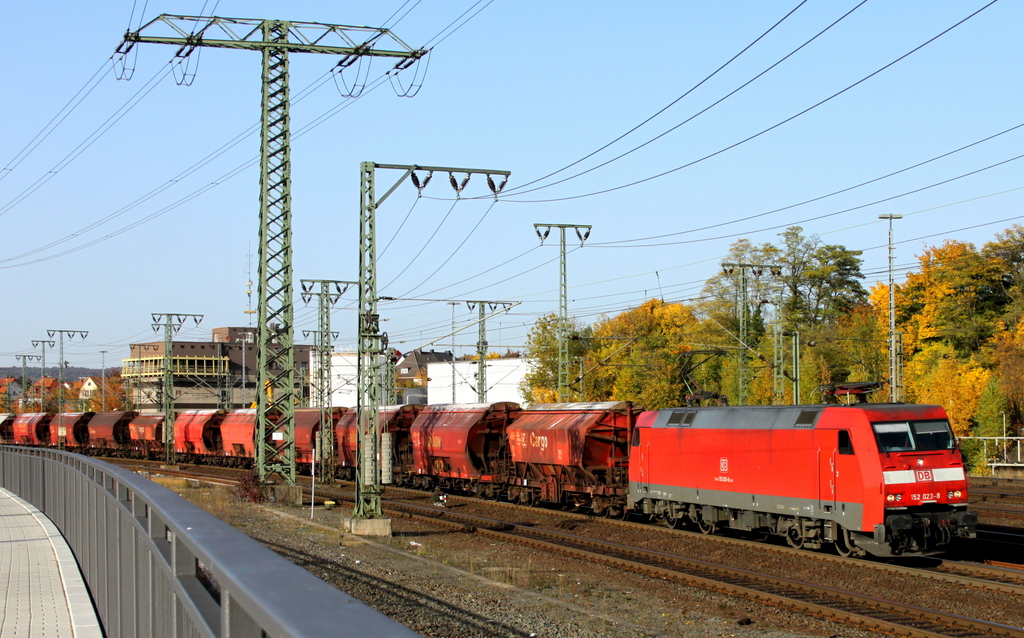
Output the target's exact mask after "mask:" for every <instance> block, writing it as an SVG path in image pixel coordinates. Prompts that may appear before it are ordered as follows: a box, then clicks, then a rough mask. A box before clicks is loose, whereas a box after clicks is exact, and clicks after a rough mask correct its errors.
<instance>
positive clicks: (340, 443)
mask: <svg viewBox="0 0 1024 638" xmlns="http://www.w3.org/2000/svg"><path fill="white" fill-rule="evenodd" d="M420 407H421V406H418V405H386V406H381V408H380V409H379V410H378V412H377V418H378V425H379V427H380V431H381V435H382V436H386V437H390V438H391V447H392V450H394V453H393V463H392V464H393V467H395V468H403V469H404V470H405V471H410V468H411V466H412V443H411V442H410V439H409V429H410V428H411V427H412V423H413V421H415V420H416V415H418V414H419V412H420ZM358 418H359V415H358V413H357V412H356V409H355V408H352V409H350V410H348V411H346V412H345V413H344V414H342V415H341V416H340V418H339V419H338V420H337V421H336V423H335V426H334V441H335V446H336V447H335V450H336V452H335V455H334V458H335V466H336V467H337V468H338V469H339V472H340V474H341V476H342V477H343V478H345V479H352V478H354V477H355V468H356V465H357V463H356V459H357V456H356V449H357V446H358V440H359V427H358ZM403 484H404V482H403Z"/></svg>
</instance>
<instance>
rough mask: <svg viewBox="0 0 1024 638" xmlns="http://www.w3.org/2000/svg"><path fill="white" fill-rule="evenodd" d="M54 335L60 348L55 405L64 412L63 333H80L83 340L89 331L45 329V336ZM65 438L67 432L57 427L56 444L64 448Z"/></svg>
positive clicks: (69, 336)
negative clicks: (62, 431)
mask: <svg viewBox="0 0 1024 638" xmlns="http://www.w3.org/2000/svg"><path fill="white" fill-rule="evenodd" d="M54 335H60V337H58V340H59V342H60V349H59V350H58V352H59V353H60V355H59V356H60V360H59V361H58V362H57V363H58V364H59V365H58V366H57V370H58V372H57V401H58V404H57V405H59V406H60V411H61V412H64V411H65V410H66V409H67V408H66V407H65V405H64V401H65V393H64V369H65V368H66V367H67V362H66V361H64V335H67V336H68V339H74V338H75V337H76V336H78V335H81V336H82V340H83V341H84V340H85V338H86V337H88V336H89V331H88V330H47V331H46V336H47V337H49V338H51V339H53V337H54ZM61 428H63V426H61ZM66 438H67V434H66V433H65V434H60V432H59V429H58V433H57V445H59V446H60V447H61V449H63V448H64V443H65V441H66Z"/></svg>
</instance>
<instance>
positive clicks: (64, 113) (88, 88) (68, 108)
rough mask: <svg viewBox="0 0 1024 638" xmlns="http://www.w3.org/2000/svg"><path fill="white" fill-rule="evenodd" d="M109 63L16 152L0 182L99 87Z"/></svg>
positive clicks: (6, 166) (108, 61)
mask: <svg viewBox="0 0 1024 638" xmlns="http://www.w3.org/2000/svg"><path fill="white" fill-rule="evenodd" d="M109 63H110V60H109V59H107V60H104V61H103V64H101V65H100V68H98V69H96V72H95V73H93V75H92V77H91V78H89V79H88V80H87V81H86V82H85V84H83V85H82V88H80V89H78V92H77V93H75V94H74V95H73V96H72V97H71V99H70V100H68V102H67V103H66V104H65V105H64V106H63V107H61V109H60V110H59V111H57V114H56V115H54V116H53V118H52V119H50V121H49V122H47V123H46V125H45V126H44V127H43V128H42V129H41V130H40V131H39V132H38V133H36V134H35V136H34V137H33V138H32V139H31V140H29V141H28V143H27V144H25V146H24V147H23V148H22V149H21V150H20V151H18V152H17V154H15V156H14V157H13V158H11V160H10V161H9V162H7V164H6V165H5V166H4V167H3V168H2V169H0V181H3V180H4V178H6V177H7V176H8V175H10V174H11V173H12V172H13V171H14V169H16V168H17V167H18V165H19V164H21V163H22V162H23V161H24V160H25V159H26V158H28V156H29V155H31V154H32V152H33V151H34V150H36V149H37V148H39V145H40V144H42V143H43V142H45V141H46V138H48V137H50V134H51V133H53V132H54V131H56V130H57V128H58V127H59V126H60V125H61V124H62V123H63V122H64V120H66V119H67V118H68V116H69V115H71V113H73V112H74V111H75V109H77V108H78V106H79V105H81V104H82V102H83V101H85V98H87V97H89V94H91V93H92V92H93V91H94V90H95V89H96V87H97V86H99V84H100V81H101V80H102V79H103V75H102V73H103V70H104V69H105V68H106V67H107V64H109ZM79 96H81V97H79Z"/></svg>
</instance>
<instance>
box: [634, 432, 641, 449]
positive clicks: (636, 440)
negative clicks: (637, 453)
mask: <svg viewBox="0 0 1024 638" xmlns="http://www.w3.org/2000/svg"><path fill="white" fill-rule="evenodd" d="M633 445H634V447H635V446H638V445H640V428H634V429H633Z"/></svg>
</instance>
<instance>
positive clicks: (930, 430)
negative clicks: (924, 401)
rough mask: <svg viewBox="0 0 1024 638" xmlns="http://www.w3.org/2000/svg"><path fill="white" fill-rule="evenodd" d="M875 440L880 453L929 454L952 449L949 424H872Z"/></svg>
mask: <svg viewBox="0 0 1024 638" xmlns="http://www.w3.org/2000/svg"><path fill="white" fill-rule="evenodd" d="M872 427H873V428H874V430H875V440H877V441H878V449H879V451H881V452H929V451H935V450H951V449H953V441H954V439H953V432H952V431H950V429H949V422H948V421H945V420H940V421H901V422H898V423H873V424H872Z"/></svg>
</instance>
